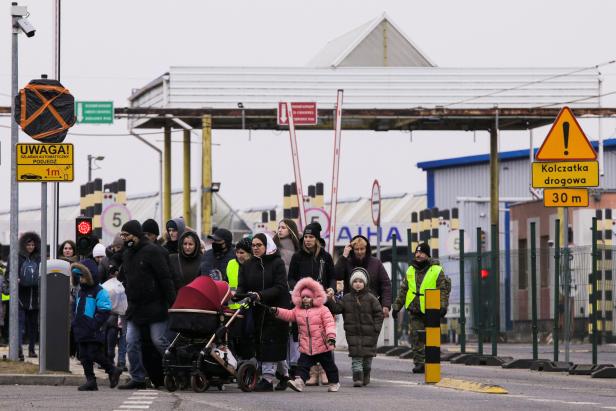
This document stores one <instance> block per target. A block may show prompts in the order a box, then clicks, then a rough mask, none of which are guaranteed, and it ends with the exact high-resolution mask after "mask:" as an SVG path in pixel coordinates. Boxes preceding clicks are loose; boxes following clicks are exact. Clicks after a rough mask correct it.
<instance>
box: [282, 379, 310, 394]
mask: <svg viewBox="0 0 616 411" xmlns="http://www.w3.org/2000/svg"><path fill="white" fill-rule="evenodd" d="M287 385H288V386H289V388H291V389H292V390H293V391H297V392H302V391H304V386H305V385H306V384H304V380H302V379H301V378H299V377H295V379H294V380H289V381H288V382H287Z"/></svg>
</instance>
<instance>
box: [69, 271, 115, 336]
mask: <svg viewBox="0 0 616 411" xmlns="http://www.w3.org/2000/svg"><path fill="white" fill-rule="evenodd" d="M73 268H78V269H79V270H80V271H81V273H82V276H83V277H84V278H85V279H86V284H83V283H82V284H81V286H80V288H79V293H78V294H77V298H76V301H75V311H74V313H75V315H74V317H73V321H72V327H73V336H74V338H75V341H76V342H78V343H79V342H98V343H101V344H103V343H104V342H105V331H104V330H103V326H104V325H105V323H106V322H107V320H108V318H109V315H110V313H111V300H110V299H109V294H108V293H107V290H105V289H104V288H103V287H102V286H101V285H99V284H97V283H96V282H95V281H94V277H93V275H92V273H91V271H90V270H89V269H88V268H87V267H86V266H85V265H83V264H81V263H73V264H71V269H73Z"/></svg>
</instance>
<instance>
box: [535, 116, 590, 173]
mask: <svg viewBox="0 0 616 411" xmlns="http://www.w3.org/2000/svg"><path fill="white" fill-rule="evenodd" d="M596 158H597V153H596V152H595V150H594V149H593V148H592V145H591V144H590V141H588V138H587V137H586V134H584V131H583V130H582V127H580V125H579V123H578V122H577V120H576V119H575V116H574V115H573V113H572V112H571V110H570V109H569V107H563V109H562V110H560V113H558V116H557V117H556V121H554V124H552V128H551V129H550V132H549V133H548V135H547V137H546V138H545V140H544V141H543V144H542V145H541V147H540V148H539V151H537V154H536V155H535V160H565V161H566V160H596Z"/></svg>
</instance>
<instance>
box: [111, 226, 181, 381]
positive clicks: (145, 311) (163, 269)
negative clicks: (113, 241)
mask: <svg viewBox="0 0 616 411" xmlns="http://www.w3.org/2000/svg"><path fill="white" fill-rule="evenodd" d="M120 235H121V236H122V238H123V239H124V247H125V251H124V255H123V263H122V267H121V271H120V277H121V280H122V281H123V282H124V283H125V287H126V297H127V299H128V310H127V311H126V319H127V327H128V329H127V334H126V343H127V349H128V360H129V362H130V369H129V372H130V376H131V380H130V381H129V382H128V383H127V384H124V385H121V386H120V387H118V388H120V389H144V388H146V384H145V374H146V372H145V371H146V370H145V369H148V375H149V376H150V379H151V380H152V382H153V383H154V384H155V385H159V384H160V383H161V381H160V379H161V378H162V370H161V369H160V367H161V365H160V363H158V364H153V365H152V367H153V368H154V366H156V367H158V368H157V372H156V374H159V375H156V374H155V373H154V371H153V369H150V368H149V364H150V362H149V360H148V357H152V355H151V354H150V355H146V346H147V342H146V341H145V340H146V338H147V337H146V336H148V335H149V339H151V342H152V344H153V346H154V347H155V348H156V351H158V353H160V356H158V358H159V359H160V362H162V354H163V353H164V352H165V349H166V348H167V346H168V345H169V341H168V340H167V337H166V333H167V328H168V324H167V320H168V315H167V309H168V308H169V307H170V306H171V305H172V304H173V301H174V300H175V287H174V285H173V280H172V278H171V273H170V272H169V266H168V265H167V263H166V261H165V258H164V256H163V254H162V253H161V252H160V251H159V250H158V249H157V247H156V246H155V245H153V244H152V243H150V242H149V241H148V240H147V239H146V238H145V237H144V235H143V231H142V229H141V224H139V222H138V221H137V220H131V221H129V222H127V223H126V224H124V225H123V226H122V232H121V233H120ZM142 345H143V346H142ZM156 362H157V360H152V363H156ZM144 367H145V369H144ZM158 370H160V372H158Z"/></svg>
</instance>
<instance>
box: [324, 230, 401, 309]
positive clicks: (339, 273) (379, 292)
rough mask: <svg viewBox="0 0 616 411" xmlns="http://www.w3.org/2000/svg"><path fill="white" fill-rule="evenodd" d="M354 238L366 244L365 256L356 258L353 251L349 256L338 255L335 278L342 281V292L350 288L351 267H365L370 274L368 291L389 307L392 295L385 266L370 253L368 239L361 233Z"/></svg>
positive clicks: (349, 290) (346, 291)
mask: <svg viewBox="0 0 616 411" xmlns="http://www.w3.org/2000/svg"><path fill="white" fill-rule="evenodd" d="M356 238H362V239H363V240H364V241H365V242H366V244H368V245H367V247H366V256H365V257H364V258H363V259H362V260H358V259H357V258H356V257H355V256H354V254H353V251H351V254H349V258H346V257H345V256H343V255H340V257H338V261H336V266H335V269H336V279H337V280H338V281H344V293H345V294H348V293H350V292H351V290H352V288H351V284H350V283H349V280H350V279H351V272H353V269H354V268H356V267H361V268H363V269H365V270H366V271H368V274H369V275H370V278H368V284H369V289H370V292H372V294H374V295H375V296H376V298H378V299H379V302H380V303H381V305H382V306H383V307H387V308H391V299H392V296H391V280H390V279H389V275H387V271H385V267H383V264H382V263H381V261H380V260H379V259H378V258H376V257H373V256H371V255H370V249H371V248H370V242H369V241H368V239H367V238H366V237H364V236H362V235H356V236H355V237H353V239H352V240H351V242H353V241H354V240H355V239H356Z"/></svg>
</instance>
